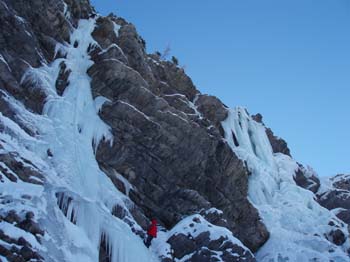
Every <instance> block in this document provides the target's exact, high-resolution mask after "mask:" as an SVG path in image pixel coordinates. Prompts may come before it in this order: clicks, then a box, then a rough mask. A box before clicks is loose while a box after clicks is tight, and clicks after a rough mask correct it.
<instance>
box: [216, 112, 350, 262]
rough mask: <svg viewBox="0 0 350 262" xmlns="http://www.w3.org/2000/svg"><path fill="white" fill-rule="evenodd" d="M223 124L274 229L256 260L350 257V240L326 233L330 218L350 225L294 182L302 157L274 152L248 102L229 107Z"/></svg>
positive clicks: (255, 197)
mask: <svg viewBox="0 0 350 262" xmlns="http://www.w3.org/2000/svg"><path fill="white" fill-rule="evenodd" d="M222 126H223V128H224V130H225V138H226V141H227V142H228V144H229V145H230V147H231V148H232V150H233V151H234V152H235V153H236V154H237V155H238V157H240V158H241V159H242V160H244V161H246V162H247V165H248V168H249V170H250V171H251V173H252V174H251V176H250V178H249V192H248V195H249V199H250V201H251V202H252V204H253V205H254V206H255V207H256V208H257V209H258V210H259V213H260V215H261V217H262V219H263V222H264V223H265V225H266V226H267V229H268V231H269V232H270V238H269V240H268V241H267V243H266V244H265V245H264V246H263V247H262V248H261V249H260V250H259V251H258V252H257V254H256V258H257V260H258V261H261V262H280V261H328V260H330V259H333V260H334V261H337V262H341V261H350V258H349V257H348V256H347V255H346V253H345V250H346V248H348V247H349V240H347V241H346V243H345V244H344V245H343V247H338V246H336V245H334V244H332V243H331V242H329V241H327V240H326V239H325V238H324V234H327V233H329V232H330V230H331V227H330V226H329V225H328V222H329V221H331V220H333V221H336V222H335V223H337V224H338V226H339V227H340V228H341V230H342V231H343V232H344V234H345V235H346V236H348V232H347V228H346V227H345V226H344V224H343V223H341V222H340V221H339V220H338V219H337V218H336V217H335V216H334V214H332V213H331V212H330V211H328V210H327V209H325V208H323V207H321V206H320V205H319V204H318V203H317V202H316V201H315V200H314V197H315V196H314V194H313V193H312V192H311V191H308V190H305V189H303V188H301V187H298V186H297V185H296V184H295V182H294V179H293V176H294V174H295V170H296V169H297V168H298V165H297V163H296V162H295V161H294V160H293V159H291V158H290V157H289V156H287V155H283V154H274V153H273V151H272V148H271V145H270V142H269V139H268V137H267V135H266V130H265V127H264V126H263V125H261V124H259V123H257V122H255V121H254V120H253V119H252V118H251V117H250V116H249V115H248V113H247V111H246V110H245V109H244V108H236V109H234V110H230V111H229V115H228V117H227V119H226V120H225V121H224V122H222ZM329 250H331V251H332V252H328V251H329ZM312 259H315V260H312Z"/></svg>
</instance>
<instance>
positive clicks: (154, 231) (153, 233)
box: [147, 219, 157, 237]
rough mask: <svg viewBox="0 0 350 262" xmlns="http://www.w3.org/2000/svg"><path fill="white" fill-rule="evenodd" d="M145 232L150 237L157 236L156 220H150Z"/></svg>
mask: <svg viewBox="0 0 350 262" xmlns="http://www.w3.org/2000/svg"><path fill="white" fill-rule="evenodd" d="M147 234H148V235H150V236H152V237H157V220H155V219H153V220H152V225H150V227H149V228H148V230H147Z"/></svg>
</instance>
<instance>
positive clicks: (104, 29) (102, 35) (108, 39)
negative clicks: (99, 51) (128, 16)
mask: <svg viewBox="0 0 350 262" xmlns="http://www.w3.org/2000/svg"><path fill="white" fill-rule="evenodd" d="M92 37H93V38H94V39H95V40H96V41H97V43H99V45H100V46H101V47H102V48H103V49H106V48H108V47H110V46H111V45H112V44H116V43H117V37H118V36H117V35H116V33H115V30H114V22H113V21H112V20H111V19H110V18H108V17H99V18H98V19H97V20H96V27H95V30H94V31H93V33H92Z"/></svg>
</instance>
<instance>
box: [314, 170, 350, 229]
mask: <svg viewBox="0 0 350 262" xmlns="http://www.w3.org/2000/svg"><path fill="white" fill-rule="evenodd" d="M328 184H329V185H327V184H326V185H325V187H324V188H323V189H322V190H320V191H319V192H318V194H317V196H318V202H319V203H320V204H321V205H322V206H324V207H325V208H327V209H329V210H333V211H334V212H335V213H336V215H337V217H338V218H339V219H341V220H343V221H344V222H345V223H347V224H348V225H349V226H350V175H345V174H339V175H336V176H334V177H331V178H329V180H328Z"/></svg>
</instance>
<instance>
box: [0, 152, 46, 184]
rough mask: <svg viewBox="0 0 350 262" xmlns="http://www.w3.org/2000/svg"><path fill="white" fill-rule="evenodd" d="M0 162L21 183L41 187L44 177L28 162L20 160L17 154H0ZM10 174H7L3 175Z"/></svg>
mask: <svg viewBox="0 0 350 262" xmlns="http://www.w3.org/2000/svg"><path fill="white" fill-rule="evenodd" d="M0 161H1V162H3V163H4V164H5V165H6V166H7V167H8V168H9V169H10V170H11V171H12V172H13V173H15V174H16V175H17V176H18V177H19V178H20V179H21V180H22V181H23V182H27V183H32V184H37V185H42V184H43V182H42V181H43V180H44V176H43V174H41V172H40V171H39V170H38V169H37V168H36V167H35V166H34V165H33V163H31V162H30V161H29V160H27V159H24V158H21V157H20V156H19V155H18V153H17V152H9V153H3V154H0ZM6 174H10V173H9V172H7V173H6V171H5V175H6Z"/></svg>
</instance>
